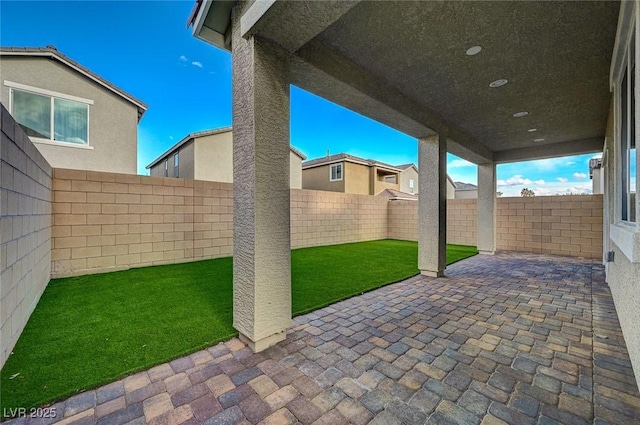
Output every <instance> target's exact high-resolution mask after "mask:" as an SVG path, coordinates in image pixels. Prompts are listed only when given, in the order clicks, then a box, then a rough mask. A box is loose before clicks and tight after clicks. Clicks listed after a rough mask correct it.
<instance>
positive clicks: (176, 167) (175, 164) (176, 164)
mask: <svg viewBox="0 0 640 425" xmlns="http://www.w3.org/2000/svg"><path fill="white" fill-rule="evenodd" d="M179 161H180V158H178V153H176V154H175V155H173V176H174V177H180V173H179V172H178V171H179V169H180V167H179V165H180V164H179Z"/></svg>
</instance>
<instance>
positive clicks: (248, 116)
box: [232, 14, 291, 352]
mask: <svg viewBox="0 0 640 425" xmlns="http://www.w3.org/2000/svg"><path fill="white" fill-rule="evenodd" d="M236 16H239V14H238V15H236ZM239 24H240V22H239V20H237V19H236V20H235V21H234V31H233V41H232V46H233V56H232V63H233V181H234V183H233V211H234V214H233V326H234V327H235V328H236V329H237V330H238V331H239V332H240V338H241V339H242V340H243V341H245V342H246V343H247V344H248V345H249V346H250V347H251V348H252V349H253V350H254V351H256V352H257V351H262V350H264V349H266V348H268V347H269V346H271V345H273V344H275V343H277V342H279V341H281V340H283V339H284V338H285V337H286V328H287V327H288V326H289V325H290V324H291V253H290V249H291V242H290V234H289V232H290V230H289V226H290V212H289V203H290V199H289V198H290V194H289V116H290V114H289V103H290V102H289V57H288V54H287V53H286V52H285V51H284V50H283V49H282V48H280V47H279V46H277V45H275V44H273V43H271V42H269V41H266V40H263V39H260V38H258V37H250V38H249V39H244V38H243V37H242V36H241V34H240V31H239V28H238V27H239Z"/></svg>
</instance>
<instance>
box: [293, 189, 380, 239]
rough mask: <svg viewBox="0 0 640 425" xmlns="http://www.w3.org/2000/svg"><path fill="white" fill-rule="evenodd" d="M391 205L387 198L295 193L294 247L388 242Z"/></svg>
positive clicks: (304, 190)
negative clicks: (388, 204)
mask: <svg viewBox="0 0 640 425" xmlns="http://www.w3.org/2000/svg"><path fill="white" fill-rule="evenodd" d="M387 202H388V201H387V198H384V197H376V196H369V195H354V194H345V193H339V192H328V191H319V190H306V189H292V190H291V247H292V248H304V247H310V246H319V245H335V244H341V243H348V242H361V241H370V240H376V239H385V238H386V237H387V221H388V220H387Z"/></svg>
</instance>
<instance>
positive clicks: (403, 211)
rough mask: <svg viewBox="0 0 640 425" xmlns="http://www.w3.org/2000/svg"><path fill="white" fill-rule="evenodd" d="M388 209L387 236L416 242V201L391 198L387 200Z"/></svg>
mask: <svg viewBox="0 0 640 425" xmlns="http://www.w3.org/2000/svg"><path fill="white" fill-rule="evenodd" d="M447 205H448V204H447ZM388 209H389V216H388V217H389V222H388V224H387V226H388V235H387V236H388V238H389V239H400V240H403V241H414V242H417V241H418V203H417V202H416V201H402V200H393V201H389V205H388ZM447 231H448V229H447Z"/></svg>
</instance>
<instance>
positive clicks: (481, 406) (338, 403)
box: [14, 253, 640, 425]
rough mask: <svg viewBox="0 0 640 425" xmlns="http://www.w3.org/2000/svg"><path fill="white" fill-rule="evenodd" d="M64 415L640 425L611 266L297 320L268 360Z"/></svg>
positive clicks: (476, 269) (175, 375)
mask: <svg viewBox="0 0 640 425" xmlns="http://www.w3.org/2000/svg"><path fill="white" fill-rule="evenodd" d="M56 406H57V410H58V413H59V416H58V418H57V420H58V421H61V422H64V423H70V424H72V423H77V424H79V423H93V422H99V423H105V424H125V423H131V424H144V423H149V424H156V423H157V424H160V423H162V424H197V423H205V424H255V423H260V424H296V423H302V424H347V423H352V424H366V423H372V424H406V425H413V424H425V423H426V424H504V423H507V424H518V425H519V424H556V423H560V424H586V423H594V424H605V423H615V424H627V423H638V421H640V396H639V394H638V390H637V386H636V381H635V378H634V375H633V371H632V369H631V363H630V362H629V357H628V354H627V351H626V348H625V344H624V340H623V338H622V333H621V330H620V326H619V323H618V319H617V316H616V312H615V307H614V305H613V302H612V299H611V295H610V292H609V289H608V287H607V285H606V283H605V282H604V271H603V267H602V266H601V265H599V264H597V263H596V262H594V261H591V260H585V259H577V258H565V257H551V256H543V255H533V254H516V253H505V254H499V255H496V256H492V257H484V256H476V257H473V258H470V259H467V260H464V261H462V262H459V263H456V264H455V265H453V266H451V267H449V268H448V269H447V278H444V279H432V278H426V277H421V276H416V277H414V278H411V279H408V280H406V281H404V282H401V283H398V284H394V285H390V286H387V287H385V288H381V289H379V290H376V291H373V292H369V293H367V294H364V295H361V296H358V297H354V298H352V299H350V300H346V301H343V302H340V303H337V304H335V305H332V306H330V307H326V308H323V309H320V310H317V311H315V312H313V313H310V314H306V315H304V316H300V317H297V318H295V319H294V320H293V326H292V327H291V328H290V329H289V330H288V334H287V339H286V340H285V341H283V342H281V343H279V344H278V345H276V346H274V347H271V348H269V349H268V350H266V351H265V352H262V353H257V354H254V353H252V352H251V351H250V350H249V349H248V348H247V347H246V346H245V345H244V344H243V343H242V342H241V341H240V340H238V339H235V338H234V339H232V340H230V341H227V342H225V343H221V344H218V345H216V346H213V347H210V348H209V349H207V350H204V351H200V352H198V353H194V354H192V355H190V356H187V357H184V358H181V359H176V360H174V361H172V362H170V363H168V364H164V365H160V366H157V367H155V368H152V369H151V370H149V371H148V372H142V373H138V374H136V375H133V376H130V377H128V378H126V379H124V380H123V381H119V382H117V383H112V384H109V385H106V386H104V387H102V388H99V389H97V390H94V391H88V392H85V393H82V394H79V395H76V396H74V397H72V398H70V399H68V400H66V401H65V402H62V403H58V404H56ZM14 422H15V423H29V421H24V420H20V419H18V420H15V421H14ZM47 422H50V421H47ZM31 423H40V422H36V421H35V420H32V421H31Z"/></svg>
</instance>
